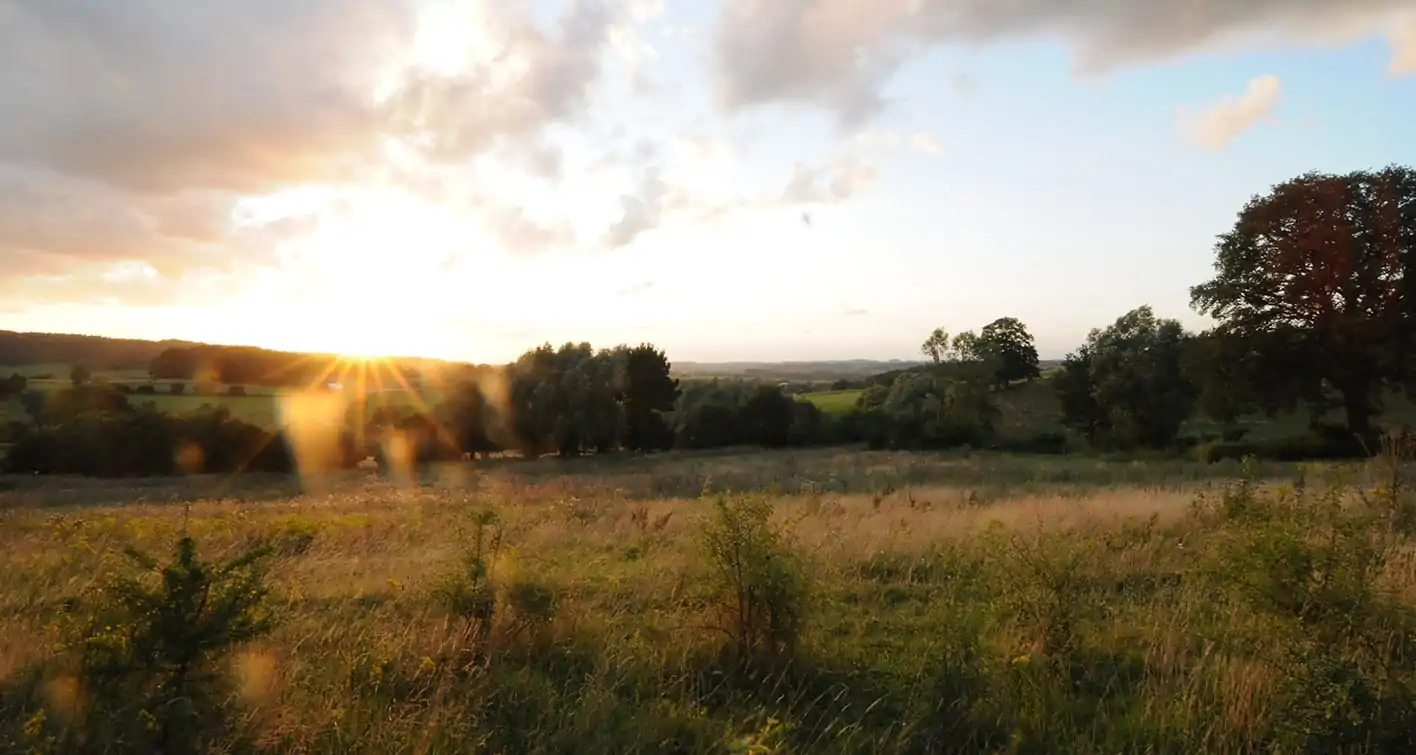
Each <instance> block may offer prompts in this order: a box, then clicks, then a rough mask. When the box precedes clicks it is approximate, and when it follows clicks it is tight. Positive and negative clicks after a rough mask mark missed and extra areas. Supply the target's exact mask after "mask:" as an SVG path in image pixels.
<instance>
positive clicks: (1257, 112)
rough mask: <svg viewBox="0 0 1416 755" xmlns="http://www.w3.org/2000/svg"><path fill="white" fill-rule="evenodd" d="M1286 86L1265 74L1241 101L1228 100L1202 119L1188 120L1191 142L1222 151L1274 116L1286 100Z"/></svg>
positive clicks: (1216, 106)
mask: <svg viewBox="0 0 1416 755" xmlns="http://www.w3.org/2000/svg"><path fill="white" fill-rule="evenodd" d="M1281 90H1282V82H1280V81H1279V80H1278V77H1277V76H1274V75H1272V74H1264V75H1262V76H1257V77H1255V78H1253V79H1252V80H1250V81H1249V85H1248V86H1247V87H1246V88H1245V89H1244V93H1243V94H1242V95H1241V96H1239V97H1226V98H1225V99H1224V101H1223V102H1220V103H1219V104H1217V105H1214V106H1212V107H1210V108H1208V109H1206V110H1205V111H1204V112H1202V113H1199V114H1198V115H1193V116H1186V119H1187V124H1186V126H1187V128H1188V129H1189V131H1190V135H1191V138H1193V139H1194V140H1195V142H1196V143H1198V144H1199V145H1200V146H1201V147H1204V148H1206V149H1222V148H1223V147H1225V146H1226V145H1228V144H1229V142H1230V141H1231V140H1232V139H1234V137H1236V136H1238V135H1239V134H1242V133H1244V132H1245V131H1247V130H1249V129H1251V128H1253V127H1254V126H1255V125H1256V124H1258V123H1259V122H1260V121H1263V120H1266V119H1268V118H1270V117H1271V116H1272V115H1273V110H1274V108H1275V107H1277V106H1278V103H1279V99H1280V97H1281V96H1282V91H1281Z"/></svg>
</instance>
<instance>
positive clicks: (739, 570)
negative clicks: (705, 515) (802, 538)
mask: <svg viewBox="0 0 1416 755" xmlns="http://www.w3.org/2000/svg"><path fill="white" fill-rule="evenodd" d="M771 517H772V502H771V501H770V500H769V499H767V498H765V497H761V496H744V497H739V498H736V499H730V498H729V497H728V496H726V495H719V496H718V498H717V500H716V502H715V503H714V509H713V515H712V517H711V518H710V519H709V520H708V522H707V524H706V525H705V526H704V528H703V533H702V545H703V550H704V556H705V559H706V561H707V563H708V566H709V569H710V570H711V580H712V589H713V594H712V597H713V608H714V612H715V613H716V614H717V617H718V619H719V622H720V623H719V628H720V629H721V630H722V631H723V632H725V633H726V634H727V635H728V637H729V638H730V641H731V649H732V650H733V651H734V652H735V654H736V655H737V657H738V659H739V660H740V661H741V662H744V663H748V662H753V661H776V660H781V659H784V658H787V657H790V655H791V654H793V653H794V652H795V650H796V647H797V642H798V640H799V639H800V635H801V631H802V626H803V622H804V620H805V618H806V610H807V598H808V595H807V583H806V577H805V574H804V572H803V569H802V565H801V564H800V562H799V558H798V556H797V554H796V553H795V552H793V551H792V549H791V548H789V547H788V546H787V544H786V543H785V541H784V539H783V537H782V534H781V533H780V532H778V531H777V530H776V529H775V528H774V527H773V524H772V521H771Z"/></svg>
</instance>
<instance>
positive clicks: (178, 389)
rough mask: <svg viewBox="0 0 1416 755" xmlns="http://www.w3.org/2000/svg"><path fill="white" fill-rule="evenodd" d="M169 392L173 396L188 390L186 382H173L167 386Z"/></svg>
mask: <svg viewBox="0 0 1416 755" xmlns="http://www.w3.org/2000/svg"><path fill="white" fill-rule="evenodd" d="M167 392H168V393H170V394H172V395H173V396H180V395H182V394H184V393H186V392H187V384H186V383H171V384H169V385H168V386H167Z"/></svg>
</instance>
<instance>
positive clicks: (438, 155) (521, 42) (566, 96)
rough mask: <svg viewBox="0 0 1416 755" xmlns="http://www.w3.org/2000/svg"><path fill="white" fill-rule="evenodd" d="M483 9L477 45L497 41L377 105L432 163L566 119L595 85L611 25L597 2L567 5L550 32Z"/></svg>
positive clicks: (516, 13)
mask: <svg viewBox="0 0 1416 755" xmlns="http://www.w3.org/2000/svg"><path fill="white" fill-rule="evenodd" d="M487 7H488V13H487V17H486V18H485V19H484V21H485V23H486V24H487V28H486V29H485V30H484V36H485V38H486V39H488V40H498V39H503V40H505V42H503V43H501V44H500V45H497V46H495V47H493V49H491V50H490V51H487V52H486V54H485V55H484V56H483V58H482V59H479V60H476V61H471V62H470V63H469V64H468V65H467V66H466V67H465V69H463V70H458V71H455V72H453V73H443V72H422V73H418V72H415V73H414V74H412V75H410V76H409V77H408V78H407V79H406V80H405V81H403V82H402V83H401V84H400V85H399V86H398V87H397V88H396V89H395V92H394V93H393V95H392V96H391V97H390V98H389V101H388V102H387V103H386V105H385V106H384V107H385V110H386V112H387V114H388V116H389V117H390V119H391V120H392V122H393V125H394V128H395V130H396V132H397V133H399V134H402V135H404V136H405V137H406V138H407V139H409V141H410V142H411V143H412V144H414V145H415V146H416V147H417V148H418V149H420V150H422V151H423V152H424V153H425V154H427V155H428V156H429V157H431V158H433V159H435V160H438V161H449V160H457V159H463V158H466V157H469V156H471V155H475V154H478V153H480V152H482V151H484V150H486V149H487V148H489V147H491V146H493V145H494V144H496V143H497V142H498V141H499V140H502V139H507V138H525V137H528V136H531V135H535V134H537V133H539V132H540V131H541V130H542V129H544V128H545V127H546V126H547V125H549V124H552V123H556V122H562V121H567V120H574V119H575V118H576V117H577V116H578V115H580V114H581V113H582V112H583V110H584V108H585V106H586V104H587V102H588V100H589V97H590V94H591V90H592V87H593V85H594V84H595V83H596V81H597V80H598V79H599V76H600V73H601V61H602V58H603V54H604V52H605V50H606V49H607V47H608V46H609V45H610V39H611V36H610V30H611V28H612V26H613V24H614V22H615V21H616V16H615V15H614V14H613V13H612V12H611V10H610V8H609V7H608V6H607V5H605V4H604V3H601V2H598V1H597V0H578V1H577V2H573V3H572V4H571V7H570V9H569V10H568V11H567V12H566V14H565V16H563V17H562V18H561V19H560V20H559V21H558V22H557V23H556V24H555V28H554V31H550V30H547V29H544V28H542V27H541V26H539V25H538V24H536V23H535V21H534V19H533V18H532V17H531V16H530V15H529V13H526V12H523V9H520V8H518V7H517V6H515V5H513V4H509V3H496V4H489V5H488V6H487Z"/></svg>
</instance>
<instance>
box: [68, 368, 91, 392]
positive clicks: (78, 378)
mask: <svg viewBox="0 0 1416 755" xmlns="http://www.w3.org/2000/svg"><path fill="white" fill-rule="evenodd" d="M92 379H93V370H90V369H89V368H88V367H86V366H84V365H82V364H76V365H74V368H73V369H71V370H69V382H71V383H73V384H74V386H75V387H78V386H81V385H83V384H85V383H87V382H88V381H90V380H92Z"/></svg>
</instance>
